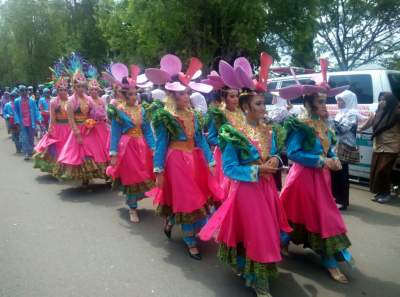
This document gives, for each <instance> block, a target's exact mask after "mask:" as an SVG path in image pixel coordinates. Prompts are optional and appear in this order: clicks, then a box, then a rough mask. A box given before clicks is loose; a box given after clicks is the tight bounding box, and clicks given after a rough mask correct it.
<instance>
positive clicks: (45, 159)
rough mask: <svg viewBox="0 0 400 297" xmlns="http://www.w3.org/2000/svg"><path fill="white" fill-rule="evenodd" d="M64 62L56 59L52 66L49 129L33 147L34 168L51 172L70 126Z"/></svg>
mask: <svg viewBox="0 0 400 297" xmlns="http://www.w3.org/2000/svg"><path fill="white" fill-rule="evenodd" d="M64 67H65V66H64V63H63V61H62V60H58V61H57V63H55V65H54V66H53V68H52V71H53V75H54V79H53V82H54V86H55V88H56V89H57V96H56V97H54V98H52V99H51V100H50V104H49V111H50V115H49V129H48V132H47V133H46V134H45V135H44V136H43V137H42V139H41V140H40V141H39V142H38V144H37V145H36V147H35V155H34V156H33V159H34V161H35V162H34V168H38V169H40V171H42V172H47V173H49V174H53V171H54V169H55V166H56V162H57V158H58V157H59V155H60V152H61V150H62V148H63V147H64V144H65V142H66V141H67V139H68V137H69V135H70V133H71V127H70V125H69V124H68V115H67V103H68V80H67V79H66V77H65V76H64V75H65V73H64ZM44 92H45V91H44Z"/></svg>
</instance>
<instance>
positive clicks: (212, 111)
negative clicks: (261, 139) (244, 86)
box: [202, 60, 245, 197]
mask: <svg viewBox="0 0 400 297" xmlns="http://www.w3.org/2000/svg"><path fill="white" fill-rule="evenodd" d="M219 65H220V66H219V67H220V73H223V74H224V76H222V77H221V76H219V75H218V73H217V72H215V71H214V72H212V73H211V74H210V75H208V77H207V79H206V80H203V81H202V82H203V83H206V84H209V85H212V86H213V89H214V91H219V92H220V94H221V95H220V97H221V102H222V103H221V104H220V105H214V106H211V107H210V108H209V110H208V114H207V117H206V126H207V132H208V134H207V141H208V143H209V144H210V145H211V147H212V148H214V153H213V154H214V158H215V162H216V167H215V177H216V179H217V181H218V183H219V184H220V185H221V187H222V189H223V191H224V197H225V196H226V194H227V193H228V189H229V184H230V182H229V178H227V177H226V176H225V175H224V172H223V170H222V158H221V150H220V148H219V146H218V134H219V133H218V132H219V129H220V128H221V126H222V125H224V124H226V123H229V124H231V125H232V126H233V127H236V128H240V127H242V126H243V124H244V122H245V116H244V114H243V111H242V110H241V109H240V108H239V89H240V87H239V85H238V82H236V80H235V78H234V77H233V79H232V77H230V76H229V75H230V74H231V73H230V72H229V71H227V70H226V68H228V69H229V67H230V65H229V64H228V63H226V62H225V61H223V60H221V61H220V64H219ZM221 70H222V72H221Z"/></svg>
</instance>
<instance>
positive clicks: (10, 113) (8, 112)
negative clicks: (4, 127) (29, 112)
mask: <svg viewBox="0 0 400 297" xmlns="http://www.w3.org/2000/svg"><path fill="white" fill-rule="evenodd" d="M3 117H4V118H5V119H6V120H8V119H9V118H11V117H14V109H13V107H12V105H11V102H7V103H6V104H5V105H4V108H3Z"/></svg>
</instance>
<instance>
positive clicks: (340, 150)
mask: <svg viewBox="0 0 400 297" xmlns="http://www.w3.org/2000/svg"><path fill="white" fill-rule="evenodd" d="M337 157H338V158H339V160H340V161H343V162H346V163H349V164H357V163H360V150H359V148H358V147H352V146H350V145H347V144H344V143H340V142H339V144H338V146H337Z"/></svg>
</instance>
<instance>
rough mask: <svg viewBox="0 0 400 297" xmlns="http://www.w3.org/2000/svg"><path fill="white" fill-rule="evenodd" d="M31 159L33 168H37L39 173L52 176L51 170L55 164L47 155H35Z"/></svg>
mask: <svg viewBox="0 0 400 297" xmlns="http://www.w3.org/2000/svg"><path fill="white" fill-rule="evenodd" d="M32 159H33V168H37V169H39V170H40V171H41V172H46V173H49V174H53V170H54V168H55V166H56V164H57V163H56V160H54V159H53V157H52V156H51V155H50V154H49V153H47V152H45V153H35V154H34V155H33V157H32Z"/></svg>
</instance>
